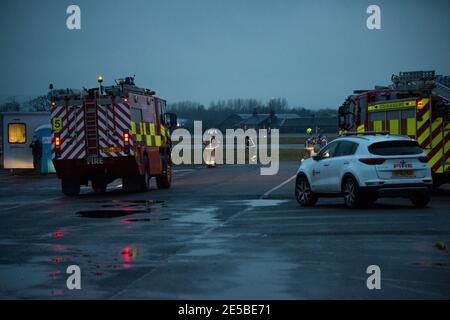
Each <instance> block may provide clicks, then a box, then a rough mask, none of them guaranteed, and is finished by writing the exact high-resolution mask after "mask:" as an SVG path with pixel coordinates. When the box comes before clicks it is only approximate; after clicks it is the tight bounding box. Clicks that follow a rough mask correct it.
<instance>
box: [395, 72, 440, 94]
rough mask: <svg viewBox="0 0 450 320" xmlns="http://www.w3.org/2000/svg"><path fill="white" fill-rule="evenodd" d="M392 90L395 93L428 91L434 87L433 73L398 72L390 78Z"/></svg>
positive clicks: (434, 76) (434, 77) (434, 78)
mask: <svg viewBox="0 0 450 320" xmlns="http://www.w3.org/2000/svg"><path fill="white" fill-rule="evenodd" d="M391 80H392V83H393V85H392V86H393V88H394V89H395V90H397V91H406V92H411V91H427V90H428V91H430V92H431V90H433V89H434V88H435V87H436V74H435V71H411V72H400V73H399V75H398V76H397V75H392V77H391Z"/></svg>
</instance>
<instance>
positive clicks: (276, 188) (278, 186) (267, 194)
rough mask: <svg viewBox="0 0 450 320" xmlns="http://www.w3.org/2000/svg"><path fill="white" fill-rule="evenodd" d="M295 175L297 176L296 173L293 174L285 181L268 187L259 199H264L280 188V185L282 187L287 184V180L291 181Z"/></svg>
mask: <svg viewBox="0 0 450 320" xmlns="http://www.w3.org/2000/svg"><path fill="white" fill-rule="evenodd" d="M295 177H297V175H293V176H292V177H290V178H289V179H287V180H286V181H284V182H282V183H280V184H279V185H277V186H276V187H274V188H272V189H270V190H269V191H267V192H266V193H264V194H263V195H262V196H261V198H260V199H266V198H267V197H268V196H269V195H270V194H271V193H272V192H274V191H276V190H278V189H280V188H281V187H283V186H284V185H286V184H288V183H289V182H291V181H292V180H294V179H295Z"/></svg>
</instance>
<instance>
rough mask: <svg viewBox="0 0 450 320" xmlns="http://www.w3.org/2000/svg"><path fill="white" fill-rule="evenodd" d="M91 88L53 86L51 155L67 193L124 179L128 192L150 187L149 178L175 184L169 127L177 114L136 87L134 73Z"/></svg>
mask: <svg viewBox="0 0 450 320" xmlns="http://www.w3.org/2000/svg"><path fill="white" fill-rule="evenodd" d="M98 82H99V85H98V87H94V88H92V89H82V90H77V89H54V88H53V85H50V91H49V94H48V97H49V101H50V103H51V107H50V111H51V125H52V161H53V164H54V166H55V169H56V173H57V175H58V177H59V178H60V179H61V186H62V192H63V193H64V194H65V195H77V194H79V193H80V185H88V184H89V182H91V184H92V188H93V190H94V191H95V192H96V193H103V192H105V191H106V188H107V185H108V183H111V182H113V181H114V180H116V179H119V178H121V179H122V188H123V190H124V191H126V192H139V191H145V190H148V188H149V183H150V179H151V178H152V177H155V178H156V184H157V186H158V188H160V189H164V188H170V185H171V180H172V162H171V156H170V155H171V148H172V142H171V139H170V130H171V129H172V128H173V127H175V125H176V121H177V120H176V115H175V114H173V113H168V112H166V101H165V100H163V99H160V98H158V97H156V96H155V92H154V91H152V90H150V89H144V88H140V87H137V86H136V85H135V83H134V77H126V78H125V79H118V80H116V81H115V85H112V86H103V85H102V83H103V77H101V76H100V77H99V78H98Z"/></svg>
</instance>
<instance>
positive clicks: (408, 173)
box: [392, 170, 413, 177]
mask: <svg viewBox="0 0 450 320" xmlns="http://www.w3.org/2000/svg"><path fill="white" fill-rule="evenodd" d="M392 176H393V177H412V176H413V172H412V171H411V170H401V171H392Z"/></svg>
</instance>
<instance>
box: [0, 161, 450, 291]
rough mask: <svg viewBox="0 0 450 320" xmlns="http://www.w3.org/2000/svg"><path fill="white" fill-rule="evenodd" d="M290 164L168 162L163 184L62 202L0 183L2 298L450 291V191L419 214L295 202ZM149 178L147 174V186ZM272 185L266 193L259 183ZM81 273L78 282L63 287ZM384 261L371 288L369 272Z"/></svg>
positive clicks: (43, 189) (20, 183)
mask: <svg viewBox="0 0 450 320" xmlns="http://www.w3.org/2000/svg"><path fill="white" fill-rule="evenodd" d="M296 169H297V164H295V163H284V164H282V165H281V168H280V172H279V174H278V175H276V176H260V175H259V167H258V166H252V165H243V166H219V167H218V168H216V169H207V168H204V167H201V166H192V167H177V168H176V171H175V174H174V183H173V187H172V189H170V190H157V189H156V187H155V185H153V187H152V188H151V190H150V191H148V192H145V193H138V194H126V193H123V192H122V191H121V188H120V184H121V182H120V181H116V182H114V183H113V184H112V185H111V186H110V187H109V189H108V192H107V193H106V194H103V195H95V194H93V193H92V192H91V189H90V188H87V187H85V188H82V194H81V195H80V196H79V197H75V198H71V197H64V196H62V195H61V193H60V186H59V181H58V180H57V178H56V177H54V176H46V177H34V176H25V175H24V176H21V175H18V176H9V175H5V174H3V175H1V177H0V218H1V219H2V220H1V221H2V222H1V224H0V253H1V254H0V298H1V299H14V298H24V299H36V298H39V299H98V298H101V299H133V298H139V299H336V298H344V299H353V298H357V299H390V298H399V299H417V298H424V299H448V298H449V297H450V255H449V252H448V249H447V245H448V244H450V192H448V189H444V190H441V191H440V192H438V193H436V194H435V196H434V197H433V201H432V204H431V206H430V207H429V208H427V209H416V208H414V207H412V206H411V205H410V203H409V201H407V200H403V199H390V200H380V201H379V202H377V203H376V204H375V205H374V206H372V207H370V208H366V209H358V210H348V209H346V208H345V207H344V206H343V202H342V200H340V199H323V200H322V199H321V200H319V203H318V204H317V206H316V207H313V208H300V207H299V206H298V205H297V203H296V201H295V200H294V198H293V191H294V181H290V182H289V183H286V184H284V185H282V186H281V187H280V188H278V189H274V188H275V187H276V186H278V185H280V184H281V183H283V182H285V181H286V180H287V179H289V178H290V177H292V176H293V175H294V174H295V172H296ZM153 183H154V182H153ZM270 190H274V191H272V192H270V193H268V191H270ZM70 265H78V266H79V267H80V268H81V290H69V289H68V288H67V286H66V281H67V278H68V276H69V275H68V274H66V270H67V267H68V266H70ZM369 265H378V266H380V268H381V290H368V289H367V286H366V280H367V277H368V276H369V275H368V274H366V269H367V267H368V266H369Z"/></svg>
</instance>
